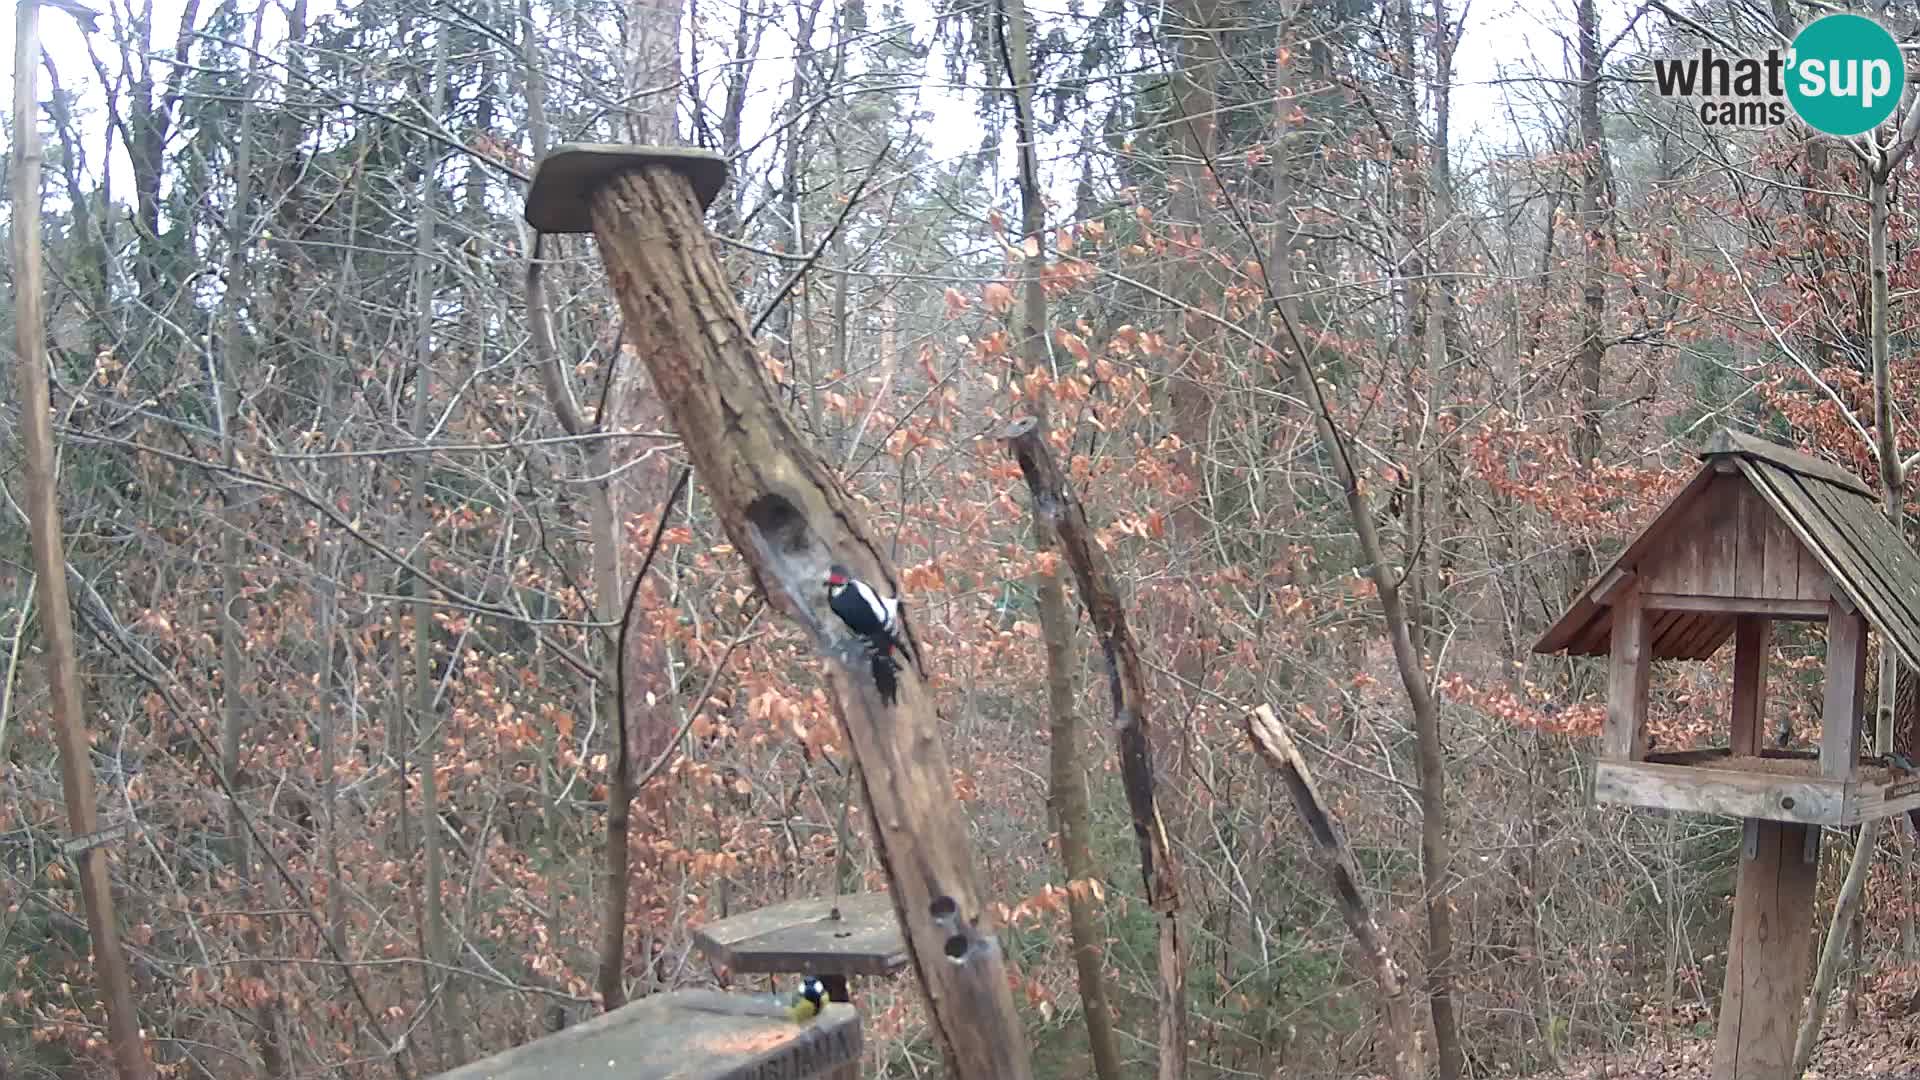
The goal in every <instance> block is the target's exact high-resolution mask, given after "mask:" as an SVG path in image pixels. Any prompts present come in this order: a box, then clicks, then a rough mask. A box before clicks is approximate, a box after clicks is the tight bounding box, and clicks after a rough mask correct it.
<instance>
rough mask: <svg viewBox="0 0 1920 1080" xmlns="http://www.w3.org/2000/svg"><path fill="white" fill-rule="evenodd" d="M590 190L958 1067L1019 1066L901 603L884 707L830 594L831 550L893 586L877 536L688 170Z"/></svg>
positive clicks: (1000, 1075)
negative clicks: (785, 399) (829, 460)
mask: <svg viewBox="0 0 1920 1080" xmlns="http://www.w3.org/2000/svg"><path fill="white" fill-rule="evenodd" d="M537 188H538V181H537V178H536V189H537ZM536 194H537V190H536ZM590 203H591V207H592V225H593V231H594V235H595V236H596V237H597V238H598V240H599V250H600V254H601V257H602V259H603V260H604V262H605V263H606V266H607V270H608V274H609V276H610V278H611V280H612V286H613V289H614V292H615V293H616V294H617V295H618V297H619V300H620V307H621V311H622V313H623V314H624V315H625V317H626V320H627V331H628V335H629V339H630V340H631V341H632V343H633V345H634V347H635V350H636V352H637V353H638V355H639V356H640V357H641V358H642V359H643V360H644V361H645V362H646V365H647V369H648V371H649V372H650V373H651V375H652V377H653V385H654V389H655V391H656V392H657V393H658V395H659V397H660V400H661V401H662V403H663V404H664V405H665V407H666V409H667V412H668V414H669V415H670V416H671V417H672V420H673V424H674V427H675V428H676V429H677V430H678V431H679V432H680V434H681V437H682V438H683V439H684V441H685V446H686V450H687V453H688V455H689V457H690V458H691V459H692V462H693V467H694V470H695V472H696V474H697V475H698V476H699V477H700V480H701V482H702V484H703V485H704V486H705V488H706V490H707V493H708V496H709V498H710V501H711V504H712V507H713V511H714V514H715V516H716V517H717V518H718V520H719V523H720V526H721V528H722V529H723V530H724V531H725V532H726V534H727V537H728V539H729V540H730V541H731V542H732V543H733V546H734V548H735V550H737V551H739V552H740V553H741V555H742V556H743V557H744V558H745V559H746V562H747V565H748V568H749V569H750V570H751V572H752V574H753V577H754V581H755V584H756V586H757V588H758V589H759V590H760V591H761V592H762V593H763V594H764V595H765V596H766V597H767V599H768V602H769V604H770V605H771V606H772V607H773V608H774V609H775V610H776V611H778V612H780V613H781V614H782V615H784V616H786V617H787V618H788V619H789V620H791V621H792V622H793V623H794V624H795V625H796V626H797V627H798V628H799V629H801V630H802V631H804V632H805V634H806V635H807V637H808V638H809V639H810V641H811V642H812V644H813V646H814V648H815V650H816V651H817V652H818V653H819V654H820V655H821V656H822V657H823V658H824V659H825V660H826V663H825V665H824V666H825V668H826V675H827V679H828V683H829V685H830V687H831V689H832V696H833V700H834V701H835V703H836V705H837V707H838V709H839V712H840V718H841V721H842V724H843V726H844V727H845V729H846V733H847V736H848V740H849V742H850V744H851V746H852V748H853V751H854V755H855V757H856V759H857V760H858V762H859V765H860V770H861V774H862V781H863V785H864V788H865V793H866V797H867V807H868V812H869V815H870V818H871V821H872V825H873V834H874V839H875V849H876V852H877V854H878V855H879V857H880V861H881V865H882V866H883V867H885V869H886V871H887V875H888V877H889V879H890V881H891V882H892V889H891V892H890V895H891V896H892V897H893V901H894V910H895V912H896V913H897V914H898V916H899V918H900V922H901V927H902V929H903V930H904V932H905V937H906V942H907V949H908V952H909V954H910V955H911V956H912V960H913V966H914V970H915V972H916V974H917V975H918V977H919V980H920V985H921V988H922V990H923V992H924V994H925V998H926V1002H927V1006H928V1014H929V1018H930V1019H931V1021H932V1024H933V1027H934V1030H935V1032H936V1036H937V1041H938V1042H939V1043H940V1044H941V1046H942V1047H943V1049H944V1050H945V1051H947V1052H948V1053H949V1054H950V1055H951V1059H952V1060H953V1061H954V1062H955V1064H956V1066H957V1073H958V1075H959V1076H960V1077H962V1078H966V1080H973V1078H978V1080H1027V1078H1028V1077H1030V1076H1031V1075H1032V1067H1031V1065H1030V1063H1029V1061H1028V1055H1027V1042H1026V1035H1025V1032H1024V1031H1023V1030H1022V1028H1021V1025H1020V1022H1019V1017H1018V1015H1017V1014H1016V1012H1015V1010H1014V1007H1013V997H1012V993H1011V991H1010V989H1009V987H1008V982H1007V972H1008V969H1007V962H1006V958H1005V956H1004V954H1003V953H1002V951H1001V948H1000V944H999V941H998V939H997V936H996V926H995V924H994V921H993V915H992V913H991V911H990V910H989V909H988V908H987V906H986V904H985V902H984V900H983V898H982V897H981V894H980V891H979V886H978V884H977V878H976V875H975V870H974V865H973V854H972V846H971V843H970V841H969V840H968V837H967V831H966V829H965V827H964V816H963V814H962V811H961V808H960V806H959V803H958V801H957V800H956V799H955V797H954V792H953V774H952V770H951V768H950V766H949V765H948V761H947V755H946V749H945V746H944V744H943V742H942V740H941V738H940V733H939V727H938V725H937V724H936V723H935V717H934V706H933V700H932V697H931V695H930V693H929V690H928V687H927V684H926V676H925V672H924V667H923V662H922V660H921V658H920V656H919V650H918V645H917V641H916V639H915V638H914V636H913V634H912V630H911V621H912V620H911V614H910V613H911V610H912V607H911V603H909V604H908V605H907V608H906V611H907V613H908V614H907V617H906V620H905V621H906V623H907V625H906V627H905V631H906V634H907V638H908V642H909V645H910V646H912V648H911V649H910V650H909V652H908V654H907V655H906V656H905V657H904V662H903V663H902V665H901V671H900V674H899V680H898V681H899V686H898V699H897V702H896V703H895V704H894V705H893V706H891V707H889V706H888V705H886V704H885V703H883V702H882V701H881V699H880V696H879V692H878V690H877V689H876V688H875V686H874V684H873V681H872V677H871V673H870V669H869V665H868V663H867V656H866V652H865V648H864V643H863V642H862V641H860V640H859V639H857V638H854V637H853V636H852V635H851V634H849V633H848V632H847V631H846V629H845V628H844V626H843V625H842V624H841V623H840V622H839V620H838V619H837V618H835V617H834V615H833V614H832V612H831V610H830V609H829V607H828V606H827V596H826V589H825V586H824V582H825V581H826V576H827V568H828V566H829V565H830V564H832V563H834V562H839V563H842V564H844V565H846V566H848V567H850V568H851V569H852V570H853V572H854V573H855V574H856V575H858V576H860V577H861V578H863V579H865V580H867V581H869V582H872V583H873V584H874V586H875V587H876V588H878V589H881V590H883V591H888V592H891V591H894V590H895V589H896V586H895V584H894V582H895V580H896V579H895V577H894V575H893V572H892V570H891V567H890V565H889V561H888V559H887V558H886V556H885V555H884V553H883V552H884V548H883V546H882V545H881V544H880V543H879V542H877V541H876V540H875V539H874V538H873V536H872V535H871V534H870V533H869V531H868V529H867V527H866V524H865V522H864V520H863V517H862V515H861V514H860V512H859V511H858V510H857V509H856V508H855V506H854V505H853V503H852V501H851V500H850V499H849V497H848V496H847V494H846V492H845V490H844V489H843V488H842V486H841V484H840V482H839V480H838V478H837V477H835V476H834V475H833V474H832V473H831V472H829V471H828V469H827V468H826V467H825V466H824V465H823V463H822V462H821V461H820V459H819V457H818V455H817V454H816V453H815V451H814V450H813V448H812V447H811V446H810V445H808V444H807V443H806V442H805V441H804V440H803V439H802V437H801V436H800V434H799V432H798V430H797V429H796V427H795V425H794V422H793V419H792V417H791V416H790V415H789V414H788V413H787V412H786V410H785V409H784V408H782V407H781V405H780V404H779V401H778V399H777V398H776V396H775V392H774V388H773V386H772V383H771V380H770V378H769V376H768V374H767V371H766V369H765V368H764V367H763V366H762V365H761V364H760V362H759V359H758V356H757V354H756V350H755V348H754V344H753V341H752V338H751V334H750V332H749V329H748V321H747V316H746V314H745V312H743V311H742V310H741V308H740V304H739V302H738V301H737V300H736V299H735V298H734V296H733V294H732V293H731V291H730V290H729V289H728V287H727V283H726V277H725V272H724V270H723V268H722V267H721V265H720V262H719V259H718V258H717V257H716V255H715V252H714V245H713V242H712V240H711V238H710V237H709V236H708V235H707V232H706V229H705V228H704V226H703V224H702V222H701V219H700V214H699V205H700V203H699V201H698V199H697V197H696V194H695V191H694V188H693V185H692V183H691V182H690V180H689V179H688V177H687V175H686V174H685V173H683V172H681V171H679V170H678V169H676V168H675V167H673V166H672V165H669V164H665V163H654V164H644V165H633V166H630V167H624V171H621V172H619V173H618V174H616V175H613V176H611V177H609V178H606V179H604V180H603V181H600V182H598V183H597V185H596V186H595V187H594V188H593V194H592V195H591V198H590Z"/></svg>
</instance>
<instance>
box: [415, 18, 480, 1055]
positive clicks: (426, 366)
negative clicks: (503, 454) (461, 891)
mask: <svg viewBox="0 0 1920 1080" xmlns="http://www.w3.org/2000/svg"><path fill="white" fill-rule="evenodd" d="M450 37H451V35H450V34H449V33H448V30H447V27H445V26H442V27H440V29H439V32H438V33H437V34H436V35H435V38H436V42H435V46H434V56H433V90H432V95H431V98H430V100H429V102H428V106H427V107H428V109H429V111H430V113H429V114H430V115H432V116H435V117H438V116H439V115H441V112H442V110H443V109H444V107H445V101H446V94H447V49H448V44H449V40H450ZM437 157H438V154H437V153H435V154H433V155H431V156H430V158H429V163H428V164H429V167H427V168H423V169H422V170H421V179H420V227H419V239H418V243H417V245H416V246H415V248H414V262H413V296H414V305H415V313H414V319H415V323H414V355H413V362H414V367H413V415H412V418H411V420H410V421H409V427H410V428H411V429H412V432H413V437H414V438H415V439H416V440H417V441H419V442H421V443H425V442H427V441H428V436H427V428H428V424H429V417H430V413H429V411H428V407H427V406H428V402H429V399H430V398H431V397H432V390H433V354H434V342H433V333H434V331H433V323H434V310H433V309H434V296H435V293H436V291H437V290H436V288H435V283H436V278H437V277H438V275H437V273H436V272H435V267H434V262H435V253H434V244H435V242H436V241H435V231H436V225H437V223H438V218H439V205H438V196H439V192H438V190H437V189H436V186H435V185H436V183H437V181H436V178H435V176H434V169H433V168H432V167H431V162H432V160H434V159H437ZM427 467H428V454H426V453H425V452H421V453H419V454H417V455H416V456H415V458H414V462H413V492H412V496H411V499H410V502H411V503H412V516H413V531H414V533H415V535H417V536H418V537H420V542H421V543H422V544H423V545H424V544H425V543H426V541H427V538H428V537H429V536H430V534H431V533H432V530H433V520H432V516H431V515H430V514H429V513H428V512H427ZM410 588H411V590H412V594H413V596H414V598H415V599H414V602H413V710H412V712H413V715H412V720H413V722H412V724H411V725H410V729H409V730H410V739H409V742H410V743H411V746H410V750H411V752H412V753H413V754H415V755H417V756H418V759H419V763H420V840H421V845H420V846H421V849H422V852H423V854H424V855H425V856H426V862H427V868H426V898H425V909H424V911H423V917H424V918H425V920H426V927H425V932H426V946H427V947H426V952H427V959H428V960H429V961H430V962H431V963H432V964H433V975H432V978H431V979H430V980H429V984H430V985H432V986H434V987H435V992H434V994H433V997H432V998H431V999H430V1000H429V1001H427V1002H426V1003H424V1007H426V1008H429V1009H432V1010H433V1014H434V1015H435V1016H436V1017H437V1018H438V1021H439V1031H440V1035H441V1039H442V1042H441V1044H440V1045H439V1046H438V1047H436V1048H435V1050H436V1052H437V1053H439V1054H440V1055H441V1056H442V1061H443V1064H449V1065H457V1064H460V1063H462V1062H464V1061H466V1059H467V1053H466V1020H465V1018H464V1016H463V1009H462V1003H461V986H460V980H459V979H458V978H457V976H456V975H455V974H454V972H453V970H452V968H453V965H454V961H455V960H456V957H455V956H454V955H453V950H452V947H451V944H450V942H449V938H448V935H449V930H450V927H449V926H448V923H447V912H446V897H445V895H444V890H445V887H446V866H445V855H444V853H443V846H444V841H443V840H442V838H441V835H440V832H441V829H442V828H444V826H443V824H442V822H441V820H440V780H439V774H438V764H439V757H440V747H441V743H442V740H443V739H444V738H445V731H444V730H443V728H442V727H441V723H440V718H439V717H438V716H437V715H436V713H437V711H438V710H437V706H436V704H435V700H434V699H435V694H434V685H433V684H434V677H433V672H434V665H433V625H434V622H433V605H432V604H431V603H430V602H429V601H428V598H427V595H426V593H427V585H426V583H425V582H423V581H421V580H420V579H419V578H418V577H415V578H414V579H413V581H412V583H411V585H410ZM453 659H454V658H453V657H451V656H449V657H448V658H447V662H448V663H452V662H453Z"/></svg>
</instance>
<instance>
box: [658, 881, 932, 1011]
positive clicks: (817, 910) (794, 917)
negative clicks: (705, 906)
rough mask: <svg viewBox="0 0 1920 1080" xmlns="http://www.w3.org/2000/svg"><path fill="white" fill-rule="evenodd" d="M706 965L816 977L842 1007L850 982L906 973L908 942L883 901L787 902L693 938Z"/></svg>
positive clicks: (874, 897)
mask: <svg viewBox="0 0 1920 1080" xmlns="http://www.w3.org/2000/svg"><path fill="white" fill-rule="evenodd" d="M693 937H694V943H695V944H696V945H698V946H699V947H700V951H701V952H703V953H705V954H706V955H707V956H708V957H709V958H710V959H712V960H714V961H715V962H717V963H722V964H725V965H726V966H727V967H728V968H729V969H730V970H732V971H734V972H736V973H740V974H766V975H789V974H792V975H817V976H819V977H820V981H821V982H824V983H826V984H827V996H828V997H829V998H830V999H832V1000H834V1001H845V1000H847V993H846V979H847V977H848V976H855V975H866V976H882V977H884V976H887V975H892V974H893V973H895V972H897V971H899V970H900V969H901V968H904V967H906V966H907V960H908V956H907V942H906V939H905V937H903V936H902V935H901V933H900V920H899V918H898V916H896V915H895V914H894V910H893V897H892V896H891V895H889V894H887V893H857V894H853V895H849V896H836V897H825V898H820V899H810V900H793V901H790V902H788V903H784V904H775V905H773V906H772V907H764V908H760V909H758V910H756V911H749V912H745V913H744V914H740V915H734V916H732V917H730V918H725V919H721V920H719V921H718V922H711V923H708V924H707V925H705V926H702V927H700V928H698V929H696V930H695V931H694V935H693Z"/></svg>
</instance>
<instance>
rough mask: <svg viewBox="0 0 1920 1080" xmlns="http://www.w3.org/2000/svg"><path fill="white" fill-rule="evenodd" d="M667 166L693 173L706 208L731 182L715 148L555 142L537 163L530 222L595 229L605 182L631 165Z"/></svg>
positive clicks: (546, 227) (564, 229)
mask: <svg viewBox="0 0 1920 1080" xmlns="http://www.w3.org/2000/svg"><path fill="white" fill-rule="evenodd" d="M661 165H664V166H666V167H667V168H670V169H672V170H673V171H674V172H677V173H679V174H681V175H682V176H685V177H686V178H687V180H688V182H689V183H691V184H692V185H693V193H694V195H695V196H696V197H697V198H698V199H699V200H700V209H701V210H705V209H706V208H707V207H709V206H712V205H713V200H714V198H715V197H717V196H718V195H719V194H720V189H721V188H723V187H725V186H726V185H727V160H726V159H725V158H723V157H721V156H720V155H718V154H716V153H713V152H712V151H710V150H696V149H694V148H692V147H689V146H626V145H623V144H620V143H568V144H567V145H565V146H559V147H555V148H554V149H553V150H552V151H551V152H549V153H548V154H547V156H546V157H543V158H541V159H540V164H539V165H537V166H535V167H534V170H533V183H532V184H530V185H528V187H527V204H526V209H525V211H524V214H525V217H526V219H527V224H529V225H532V226H533V227H534V228H536V229H539V230H540V231H541V232H543V233H586V232H592V231H593V193H594V192H595V191H596V190H598V189H599V187H600V185H602V184H604V183H606V182H607V181H608V180H610V179H612V178H613V177H615V176H617V175H619V174H620V173H623V172H627V171H629V170H633V169H642V168H647V167H649V166H661Z"/></svg>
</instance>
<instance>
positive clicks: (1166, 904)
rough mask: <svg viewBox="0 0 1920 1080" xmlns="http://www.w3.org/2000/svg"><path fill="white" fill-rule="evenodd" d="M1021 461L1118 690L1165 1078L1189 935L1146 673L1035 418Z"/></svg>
mask: <svg viewBox="0 0 1920 1080" xmlns="http://www.w3.org/2000/svg"><path fill="white" fill-rule="evenodd" d="M1001 438H1003V439H1005V440H1006V441H1007V442H1008V444H1009V449H1010V450H1011V451H1012V453H1013V456H1014V460H1016V461H1018V462H1019V463H1020V472H1021V474H1022V475H1023V476H1025V477H1026V480H1027V490H1028V492H1029V493H1030V494H1031V495H1032V497H1033V512H1034V514H1035V516H1037V517H1039V518H1040V519H1041V520H1042V521H1044V522H1046V524H1047V526H1048V527H1049V528H1051V529H1052V530H1053V534H1054V536H1055V537H1056V538H1057V539H1058V540H1059V542H1060V547H1061V551H1062V553H1063V554H1065V556H1066V559H1067V565H1068V566H1070V567H1072V568H1073V576H1074V579H1075V580H1076V581H1077V582H1078V583H1079V585H1080V602H1081V603H1082V604H1084V605H1085V606H1086V609H1087V619H1088V621H1089V622H1091V623H1093V629H1094V633H1096V634H1098V635H1099V637H1100V648H1101V652H1102V654H1103V656H1104V659H1105V663H1106V671H1107V690H1108V692H1109V693H1110V694H1111V695H1112V697H1113V728H1114V730H1115V731H1116V732H1118V733H1119V736H1120V778H1121V782H1122V784H1123V785H1124V786H1125V788H1126V791H1127V807H1128V809H1129V810H1130V811H1132V814H1133V835H1134V839H1135V840H1136V841H1137V842H1138V844H1139V847H1140V877H1141V883H1142V885H1143V886H1144V888H1145V890H1146V896H1147V904H1148V906H1149V907H1151V908H1152V909H1153V910H1154V912H1155V914H1157V915H1158V916H1159V922H1160V947H1159V960H1160V985H1159V1012H1160V1070H1159V1076H1160V1080H1177V1078H1178V1077H1180V1076H1183V1075H1185V1073H1186V1049H1187V968H1186V959H1187V957H1186V953H1187V950H1186V943H1185V942H1184V941H1182V940H1181V937H1180V865H1179V863H1178V862H1177V861H1176V860H1175V858H1174V853H1173V844H1172V843H1171V842H1170V841H1169V840H1168V838H1167V827H1166V823H1165V822H1163V821H1162V820H1161V817H1160V810H1159V808H1158V807H1157V806H1156V805H1155V799H1154V775H1153V774H1154V769H1153V742H1152V729H1151V727H1150V725H1149V723H1148V720H1149V713H1148V711H1147V679H1146V674H1145V672H1144V671H1143V670H1142V667H1141V663H1140V654H1139V650H1138V648H1137V647H1136V646H1135V645H1134V641H1133V631H1132V629H1131V628H1129V626H1128V625H1127V613H1126V609H1125V608H1123V607H1121V605H1120V594H1119V591H1118V590H1117V589H1115V587H1114V582H1113V574H1112V572H1111V571H1110V570H1109V569H1108V567H1107V557H1106V552H1105V551H1104V549H1102V548H1101V547H1100V545H1099V544H1097V543H1096V542H1095V541H1094V538H1093V526H1092V525H1091V524H1089V523H1088V521H1087V513H1086V510H1085V509H1084V508H1082V507H1081V505H1080V499H1079V497H1078V496H1076V495H1075V494H1074V493H1073V489H1072V487H1071V486H1070V485H1069V484H1068V482H1067V478H1066V476H1065V474H1063V473H1062V472H1061V471H1060V466H1059V465H1058V464H1056V463H1055V462H1054V460H1053V452H1052V451H1051V450H1049V449H1048V447H1047V438H1046V431H1045V429H1044V428H1043V427H1041V425H1040V424H1039V423H1038V422H1037V421H1035V420H1034V419H1032V418H1027V419H1023V420H1016V421H1015V422H1014V423H1013V424H1011V425H1010V426H1009V427H1008V428H1007V429H1006V431H1005V432H1003V433H1002V434H1001Z"/></svg>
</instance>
